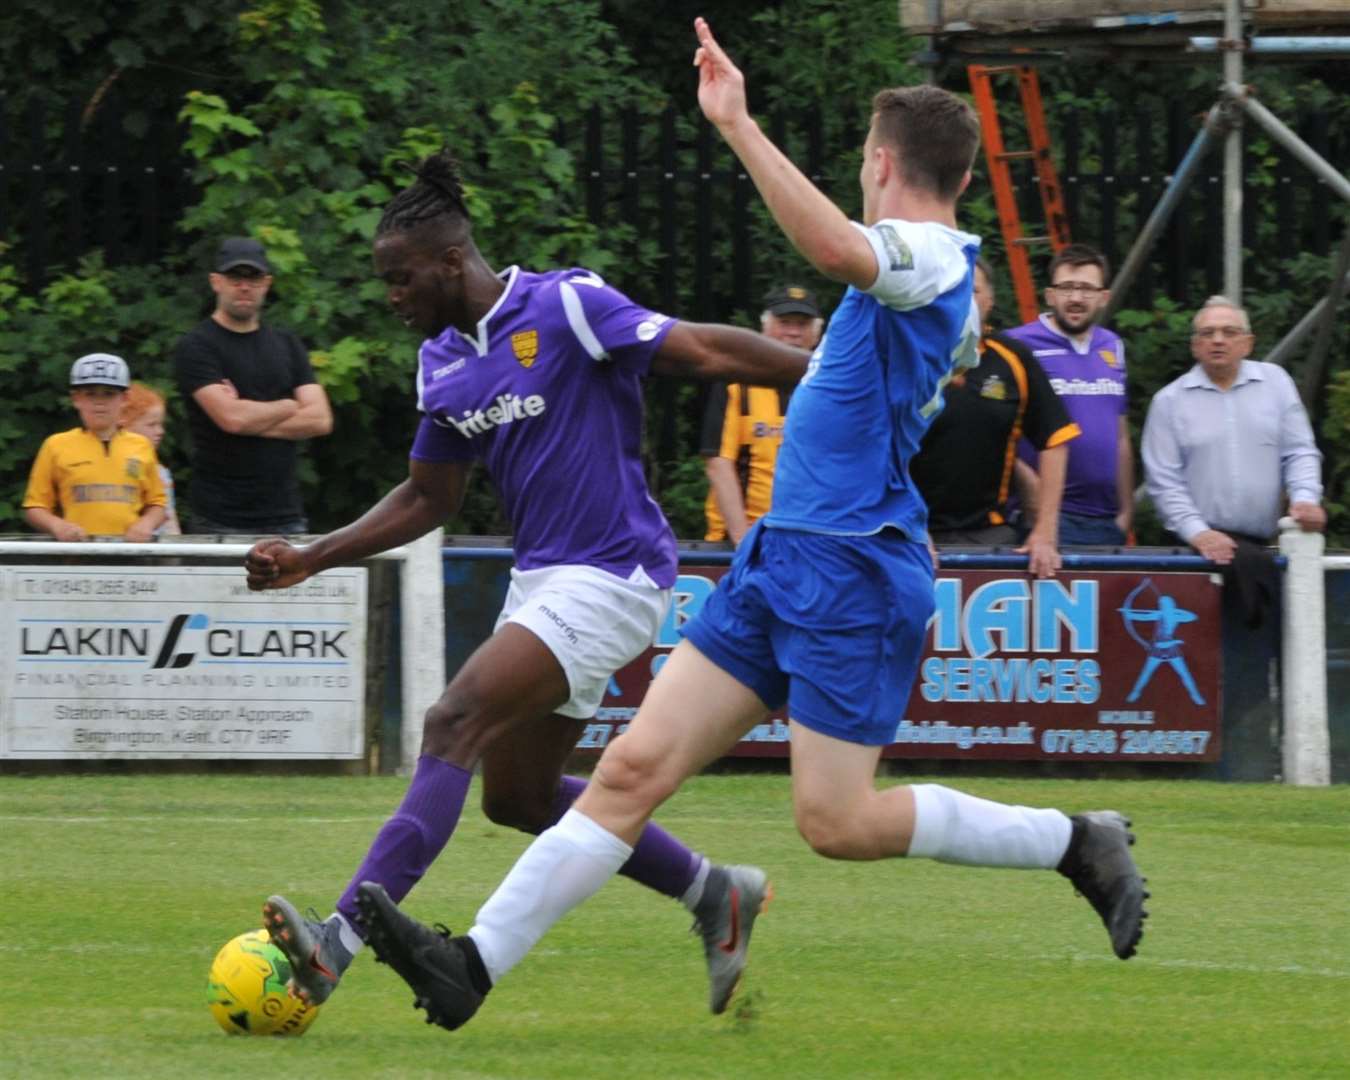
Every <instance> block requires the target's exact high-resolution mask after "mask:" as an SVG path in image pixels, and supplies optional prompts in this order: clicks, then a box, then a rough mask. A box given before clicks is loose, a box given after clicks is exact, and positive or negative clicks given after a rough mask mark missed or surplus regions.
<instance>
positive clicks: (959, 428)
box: [909, 260, 1079, 577]
mask: <svg viewBox="0 0 1350 1080" xmlns="http://www.w3.org/2000/svg"><path fill="white" fill-rule="evenodd" d="M975 303H976V305H977V306H978V307H979V309H980V320H981V322H983V323H987V322H988V319H989V313H990V311H991V310H993V306H994V287H993V279H992V277H991V275H990V273H989V268H988V267H987V266H986V265H985V264H984V261H983V260H980V261H978V262H977V263H976V266H975ZM943 399H944V404H943V408H942V411H941V412H940V413H938V415H937V417H936V418H935V419H934V421H933V424H932V426H931V427H930V428H929V429H928V431H927V433H926V434H925V435H924V438H923V442H922V444H921V445H920V446H919V452H918V454H916V455H915V456H914V458H913V460H911V461H910V463H909V471H910V477H911V478H912V479H913V481H914V486H915V487H916V488H918V490H919V493H920V494H921V495H922V496H923V498H924V502H926V503H927V504H928V534H929V536H930V537H931V539H932V541H933V543H935V544H964V545H971V546H979V547H986V546H990V547H992V546H995V545H1012V544H1015V543H1017V539H1018V533H1017V530H1016V529H1014V528H1013V527H1012V525H1010V524H1009V523H1008V493H1009V485H1010V483H1011V482H1012V476H1013V466H1014V463H1015V462H1016V458H1017V440H1018V439H1019V438H1020V437H1021V436H1023V435H1025V436H1026V437H1027V438H1028V439H1029V440H1030V441H1031V443H1032V445H1033V446H1035V447H1036V449H1037V450H1039V451H1040V452H1041V453H1040V462H1039V467H1040V480H1041V483H1040V489H1039V491H1040V498H1039V504H1038V507H1037V515H1036V522H1035V525H1034V526H1033V528H1032V529H1031V532H1030V533H1029V534H1028V535H1027V538H1026V541H1025V543H1023V545H1022V546H1021V547H1019V548H1017V550H1018V551H1019V552H1024V553H1025V554H1027V556H1028V557H1029V558H1028V561H1029V567H1028V568H1029V569H1030V570H1031V572H1032V573H1033V574H1035V575H1036V576H1037V577H1050V576H1052V575H1053V574H1054V572H1055V571H1056V570H1058V569H1059V567H1060V558H1059V550H1058V538H1057V535H1056V532H1057V526H1058V522H1059V498H1060V495H1061V494H1062V492H1063V490H1064V470H1065V467H1066V466H1067V464H1068V442H1069V440H1070V439H1073V438H1076V437H1077V436H1078V434H1079V431H1078V425H1077V424H1075V423H1074V422H1073V421H1072V420H1070V419H1069V414H1068V413H1067V412H1066V411H1065V409H1064V404H1063V402H1061V401H1060V399H1059V397H1058V396H1057V395H1056V394H1055V391H1054V388H1053V387H1052V386H1051V385H1050V380H1049V379H1048V378H1046V375H1045V371H1044V370H1043V369H1042V368H1041V365H1040V364H1039V363H1037V361H1036V358H1035V357H1034V356H1032V355H1031V352H1030V351H1029V350H1028V349H1027V347H1026V346H1025V345H1023V344H1022V343H1021V342H1020V341H1014V340H1013V339H1011V338H1008V337H1004V336H1002V335H1001V334H994V333H993V332H991V331H986V332H985V336H984V337H983V338H982V339H981V341H980V362H979V364H978V365H977V366H976V367H974V368H971V369H969V370H967V371H965V372H962V373H960V374H959V375H957V376H956V377H955V378H954V379H952V381H951V382H950V383H949V384H948V385H947V387H946V389H945V390H944V391H943Z"/></svg>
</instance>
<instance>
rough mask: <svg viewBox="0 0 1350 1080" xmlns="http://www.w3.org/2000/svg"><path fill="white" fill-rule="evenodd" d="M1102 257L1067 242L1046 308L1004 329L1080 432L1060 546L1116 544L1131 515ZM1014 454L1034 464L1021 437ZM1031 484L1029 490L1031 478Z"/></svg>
mask: <svg viewBox="0 0 1350 1080" xmlns="http://www.w3.org/2000/svg"><path fill="white" fill-rule="evenodd" d="M1109 275H1110V269H1109V266H1108V263H1107V261H1106V256H1104V255H1103V254H1102V253H1101V252H1099V251H1097V250H1096V249H1095V248H1091V247H1088V246H1087V245H1085V244H1070V245H1069V246H1068V247H1066V248H1063V249H1062V250H1061V251H1059V252H1058V253H1057V254H1056V255H1055V256H1054V258H1053V259H1051V260H1050V273H1049V277H1050V285H1049V287H1048V288H1047V289H1046V290H1045V303H1046V306H1047V307H1048V308H1049V309H1050V310H1049V311H1047V312H1044V313H1043V314H1042V315H1041V316H1040V317H1039V318H1038V319H1035V320H1033V321H1032V322H1029V323H1027V324H1026V325H1025V326H1019V327H1017V328H1016V329H1015V330H1009V331H1008V336H1009V337H1012V338H1016V339H1017V340H1019V341H1021V342H1023V343H1024V344H1025V345H1027V347H1028V348H1030V349H1031V352H1032V355H1033V356H1035V357H1036V359H1037V360H1038V361H1039V362H1040V365H1041V367H1042V368H1044V369H1045V373H1046V375H1048V376H1049V378H1050V385H1051V386H1053V387H1054V389H1055V393H1057V394H1058V395H1059V397H1060V400H1061V401H1063V402H1064V406H1065V408H1066V409H1067V410H1068V413H1069V418H1070V419H1071V420H1072V421H1073V422H1074V423H1075V424H1077V425H1078V428H1079V430H1080V432H1081V434H1080V435H1079V437H1078V438H1077V439H1075V440H1074V441H1073V443H1072V445H1070V447H1069V464H1068V471H1067V475H1066V477H1065V481H1064V496H1063V500H1062V502H1061V504H1060V516H1059V542H1060V545H1061V546H1063V547H1069V546H1073V545H1083V544H1096V545H1115V544H1123V543H1124V542H1125V538H1126V536H1127V535H1128V533H1129V531H1130V526H1131V524H1132V521H1133V518H1134V451H1133V448H1132V446H1131V443H1130V429H1129V424H1128V423H1127V421H1126V416H1125V345H1124V343H1123V342H1122V341H1121V340H1120V337H1119V336H1118V335H1116V334H1115V333H1113V332H1112V331H1110V330H1108V329H1106V328H1105V327H1104V326H1100V325H1098V323H1097V319H1098V318H1099V316H1100V315H1101V313H1102V311H1103V309H1105V307H1106V302H1107V300H1108V299H1109V298H1110V295H1111V292H1110V289H1109V288H1108V287H1107V279H1108V277H1109ZM1018 456H1019V458H1020V459H1021V461H1023V462H1024V463H1025V464H1026V465H1028V466H1030V467H1031V469H1035V468H1036V466H1037V464H1038V462H1037V456H1036V453H1035V451H1034V450H1033V449H1032V447H1031V445H1030V444H1029V443H1027V442H1026V441H1025V440H1023V442H1022V444H1021V445H1020V446H1019V448H1018ZM1028 472H1029V470H1023V472H1022V475H1023V478H1024V479H1030V480H1031V485H1030V487H1031V490H1032V491H1033V492H1034V491H1035V481H1034V477H1028Z"/></svg>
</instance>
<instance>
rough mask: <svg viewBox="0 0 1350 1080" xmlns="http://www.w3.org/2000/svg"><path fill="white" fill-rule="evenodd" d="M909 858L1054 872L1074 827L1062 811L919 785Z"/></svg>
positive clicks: (915, 795)
mask: <svg viewBox="0 0 1350 1080" xmlns="http://www.w3.org/2000/svg"><path fill="white" fill-rule="evenodd" d="M911 790H912V791H913V792H914V836H913V838H912V839H911V840H910V843H909V852H908V854H909V856H910V857H911V858H920V859H936V860H937V861H938V862H946V863H961V864H962V865H965V866H1015V867H1021V868H1025V869H1044V870H1053V869H1054V868H1055V867H1056V866H1058V865H1059V861H1060V860H1061V859H1062V858H1064V852H1065V851H1067V850H1068V848H1069V838H1070V837H1071V836H1072V835H1073V824H1072V822H1070V821H1069V819H1068V818H1067V817H1066V816H1065V815H1064V814H1062V813H1061V812H1060V811H1058V810H1037V809H1034V808H1032V807H1029V806H1008V805H1006V804H1004V803H996V802H990V801H989V800H988V799H977V798H976V797H975V796H974V795H966V794H964V793H963V792H960V791H953V790H952V789H951V788H947V787H942V786H941V785H940V784H915V785H914V786H913V788H912V789H911Z"/></svg>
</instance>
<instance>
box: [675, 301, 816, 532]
mask: <svg viewBox="0 0 1350 1080" xmlns="http://www.w3.org/2000/svg"><path fill="white" fill-rule="evenodd" d="M823 325H824V321H823V320H822V319H821V317H820V305H818V304H817V303H816V298H815V294H814V293H812V292H811V290H810V289H806V288H803V287H802V286H800V285H783V286H781V287H779V288H777V289H774V290H773V291H772V292H770V293H769V294H768V296H766V297H765V298H764V311H763V312H762V313H761V315H760V329H761V330H763V331H764V333H765V335H767V336H768V337H771V338H773V339H775V340H776V341H782V342H785V343H786V344H788V345H795V346H797V348H799V349H814V348H815V347H816V344H817V343H818V342H819V341H820V331H821V327H822V326H823ZM791 393H792V391H791V390H779V389H775V388H773V387H768V386H743V385H741V384H739V383H735V384H732V385H726V384H722V383H719V384H718V385H716V386H714V387H713V390H712V393H711V394H710V395H709V397H708V407H707V411H706V412H705V413H704V417H703V438H702V445H701V447H700V452H701V453H702V454H703V456H704V459H705V468H706V470H707V473H708V500H707V502H706V503H705V504H704V507H703V510H704V513H705V515H706V516H707V519H708V530H707V532H706V534H705V535H704V539H706V540H713V541H717V540H726V541H729V542H730V543H731V545H732V546H733V547H734V546H735V545H737V544H739V543H740V542H741V537H742V536H744V535H745V532H746V530H747V529H749V528H750V526H751V525H753V524H754V523H755V522H756V521H757V520H759V518H761V517H763V516H764V514H766V513H768V510H769V499H770V496H771V494H772V492H773V470H774V465H775V464H776V463H777V460H778V448H779V446H781V445H782V443H783V420H784V417H785V416H786V415H787V403H788V398H789V397H790V396H791Z"/></svg>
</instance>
